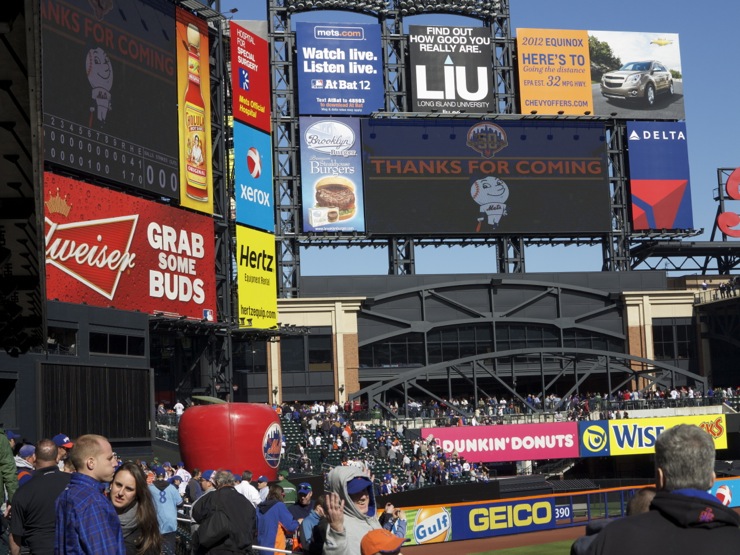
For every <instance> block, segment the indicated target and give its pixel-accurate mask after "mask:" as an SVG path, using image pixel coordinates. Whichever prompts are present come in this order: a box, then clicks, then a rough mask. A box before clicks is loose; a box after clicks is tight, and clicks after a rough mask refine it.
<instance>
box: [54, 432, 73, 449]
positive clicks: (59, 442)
mask: <svg viewBox="0 0 740 555" xmlns="http://www.w3.org/2000/svg"><path fill="white" fill-rule="evenodd" d="M51 440H52V441H53V442H54V445H56V446H57V447H64V448H65V449H72V447H74V443H72V441H71V440H70V439H69V437H68V436H66V435H64V434H57V435H55V436H54V437H53V438H51Z"/></svg>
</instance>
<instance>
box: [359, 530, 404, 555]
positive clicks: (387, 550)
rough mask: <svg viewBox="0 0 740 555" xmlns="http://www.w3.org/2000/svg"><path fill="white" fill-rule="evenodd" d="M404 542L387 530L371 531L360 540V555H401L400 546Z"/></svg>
mask: <svg viewBox="0 0 740 555" xmlns="http://www.w3.org/2000/svg"><path fill="white" fill-rule="evenodd" d="M404 541H406V540H405V539H404V538H399V537H398V536H396V535H395V534H393V533H392V532H389V531H388V530H383V529H380V530H371V531H370V532H368V533H367V534H365V537H364V538H362V543H361V544H360V551H361V552H362V555H402V553H401V546H402V545H403V542H404Z"/></svg>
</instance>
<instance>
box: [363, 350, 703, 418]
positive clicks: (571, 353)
mask: <svg viewBox="0 0 740 555" xmlns="http://www.w3.org/2000/svg"><path fill="white" fill-rule="evenodd" d="M515 361H516V363H515ZM517 363H525V364H526V368H521V367H519V365H518V364H517ZM533 366H534V368H533ZM395 370H396V371H395V372H393V373H392V374H389V375H385V376H383V377H379V376H376V375H375V374H374V379H376V380H378V381H375V382H374V383H372V385H369V386H367V387H364V388H362V389H360V390H359V391H357V392H356V393H353V394H352V395H350V399H363V400H367V403H368V405H367V406H368V407H374V406H376V405H377V406H380V407H382V408H384V409H385V410H386V411H388V413H390V412H391V409H390V407H389V406H388V404H387V395H388V394H389V393H392V394H394V396H396V395H398V396H402V397H403V400H404V407H405V411H406V413H405V416H406V417H407V418H408V416H409V415H408V405H409V401H411V400H413V398H414V395H418V396H419V397H421V398H431V399H435V400H437V401H438V402H440V403H445V404H447V406H448V407H449V408H450V409H452V410H453V411H455V412H457V413H458V414H460V415H462V416H472V411H474V410H475V408H476V407H477V406H478V400H479V399H488V398H491V397H496V393H494V392H491V391H490V390H489V391H488V392H487V391H486V390H485V389H484V388H483V387H481V386H480V385H479V380H481V379H483V378H492V379H493V380H494V381H495V383H496V385H497V388H498V389H499V391H500V389H503V390H504V391H506V393H507V394H508V395H509V396H510V397H509V398H510V399H511V400H517V401H518V402H519V403H520V404H521V406H528V404H527V400H526V396H527V395H528V394H530V393H532V394H534V395H535V396H536V397H539V398H540V400H541V401H543V403H542V405H541V408H539V409H536V408H535V407H532V410H533V411H541V412H544V411H545V410H546V408H545V403H544V399H545V398H546V397H547V396H548V395H549V394H550V393H552V392H553V391H554V390H555V389H554V388H555V386H556V384H558V382H560V381H565V380H568V382H569V384H570V385H569V387H568V389H567V390H565V392H564V393H562V394H560V395H559V397H561V398H563V399H566V398H569V397H570V396H572V395H574V394H578V393H581V392H587V391H591V390H590V389H587V388H586V387H585V385H584V383H585V382H586V381H587V380H588V379H589V378H592V377H594V376H597V375H599V374H603V375H605V376H606V380H607V384H608V385H607V392H608V394H609V396H610V397H611V396H612V395H614V394H616V393H617V392H618V391H620V390H621V389H622V388H625V387H629V388H630V389H631V388H632V387H633V384H635V383H642V384H645V385H646V386H647V387H648V388H652V386H657V385H660V386H661V387H666V386H668V385H670V386H671V387H672V386H673V385H675V384H676V383H678V382H677V381H676V380H677V376H681V377H682V378H688V379H691V380H693V383H694V384H695V386H696V387H700V388H701V391H707V389H708V379H707V378H706V377H704V376H700V375H698V374H695V373H693V372H690V371H688V370H682V369H681V368H677V367H675V366H671V365H669V364H664V363H662V362H658V361H654V360H650V359H646V358H642V357H637V356H633V355H628V354H625V353H614V352H609V351H602V350H594V349H578V348H559V349H516V350H510V351H500V352H497V353H485V354H480V355H476V356H471V357H466V358H461V359H457V360H451V361H445V362H441V363H438V364H432V365H429V366H424V367H421V368H412V369H409V370H406V371H403V372H400V373H399V372H398V371H397V370H398V369H395ZM517 377H520V378H522V377H530V378H532V377H535V378H539V380H540V383H541V385H540V387H539V388H538V389H537V390H536V391H535V390H530V391H528V392H527V393H526V394H522V393H520V392H519V391H517V387H516V381H517ZM431 380H446V382H447V397H446V398H443V397H440V396H439V395H436V394H435V393H434V392H432V391H430V390H429V389H427V387H424V386H423V385H421V384H420V383H419V382H420V381H422V382H429V381H431ZM453 382H454V383H456V384H457V383H462V388H463V389H460V387H461V386H460V385H453ZM471 388H472V391H473V396H474V403H473V404H472V405H469V406H470V407H471V409H470V411H466V410H464V409H462V408H460V407H459V406H455V405H452V404H450V403H449V401H450V400H451V399H453V398H455V397H456V395H455V394H454V391H468V390H469V389H471ZM561 391H562V390H561Z"/></svg>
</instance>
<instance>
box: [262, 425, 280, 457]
mask: <svg viewBox="0 0 740 555" xmlns="http://www.w3.org/2000/svg"><path fill="white" fill-rule="evenodd" d="M282 440H283V431H282V429H281V428H280V424H278V423H277V422H273V423H272V424H270V426H269V427H268V428H267V431H265V437H264V438H263V439H262V453H263V455H264V457H265V462H266V463H267V464H269V465H270V466H271V467H272V468H277V467H278V465H279V464H280V451H281V450H282Z"/></svg>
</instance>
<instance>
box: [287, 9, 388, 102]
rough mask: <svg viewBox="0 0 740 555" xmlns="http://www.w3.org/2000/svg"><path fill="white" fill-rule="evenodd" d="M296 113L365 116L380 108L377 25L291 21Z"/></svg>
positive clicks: (381, 60)
mask: <svg viewBox="0 0 740 555" xmlns="http://www.w3.org/2000/svg"><path fill="white" fill-rule="evenodd" d="M295 32H296V45H297V49H296V50H297V57H298V111H299V113H300V114H301V115H321V114H335V115H343V114H344V115H349V114H352V115H362V114H364V115H368V114H370V113H372V112H374V111H376V110H380V109H381V108H382V107H383V106H384V105H385V104H384V96H385V91H384V88H383V65H382V64H383V54H382V52H383V50H382V45H381V42H380V25H378V24H363V23H353V24H342V23H323V24H319V23H305V22H299V23H296V29H295Z"/></svg>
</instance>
